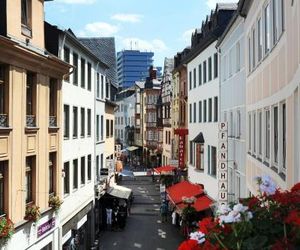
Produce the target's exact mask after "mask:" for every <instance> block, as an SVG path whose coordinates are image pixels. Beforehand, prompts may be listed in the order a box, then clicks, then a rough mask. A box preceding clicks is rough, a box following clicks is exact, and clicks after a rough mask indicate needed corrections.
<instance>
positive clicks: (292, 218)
mask: <svg viewBox="0 0 300 250" xmlns="http://www.w3.org/2000/svg"><path fill="white" fill-rule="evenodd" d="M285 223H287V224H294V225H298V226H300V213H299V211H297V210H292V211H291V212H290V213H289V215H288V216H287V217H286V219H285Z"/></svg>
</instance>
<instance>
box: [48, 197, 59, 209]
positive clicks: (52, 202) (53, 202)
mask: <svg viewBox="0 0 300 250" xmlns="http://www.w3.org/2000/svg"><path fill="white" fill-rule="evenodd" d="M48 204H49V207H51V208H53V209H54V211H55V212H57V211H58V210H59V209H60V207H61V204H62V201H61V199H60V198H59V197H58V196H51V197H50V198H49V201H48Z"/></svg>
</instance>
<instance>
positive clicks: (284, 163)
mask: <svg viewBox="0 0 300 250" xmlns="http://www.w3.org/2000/svg"><path fill="white" fill-rule="evenodd" d="M282 167H283V168H284V169H285V168H286V107H285V103H283V104H282Z"/></svg>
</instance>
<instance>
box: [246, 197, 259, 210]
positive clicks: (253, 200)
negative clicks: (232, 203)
mask: <svg viewBox="0 0 300 250" xmlns="http://www.w3.org/2000/svg"><path fill="white" fill-rule="evenodd" d="M258 203H259V199H258V198H257V197H255V196H253V197H251V199H250V200H249V202H248V207H249V209H252V208H254V207H255V206H256V205H257V204H258Z"/></svg>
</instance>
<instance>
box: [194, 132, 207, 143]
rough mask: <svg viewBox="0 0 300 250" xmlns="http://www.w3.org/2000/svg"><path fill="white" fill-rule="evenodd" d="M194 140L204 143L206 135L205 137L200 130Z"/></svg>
mask: <svg viewBox="0 0 300 250" xmlns="http://www.w3.org/2000/svg"><path fill="white" fill-rule="evenodd" d="M192 142H194V143H204V142H205V141H204V137H203V134H202V132H200V133H199V134H198V135H197V136H196V137H195V138H194V139H193V140H192Z"/></svg>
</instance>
